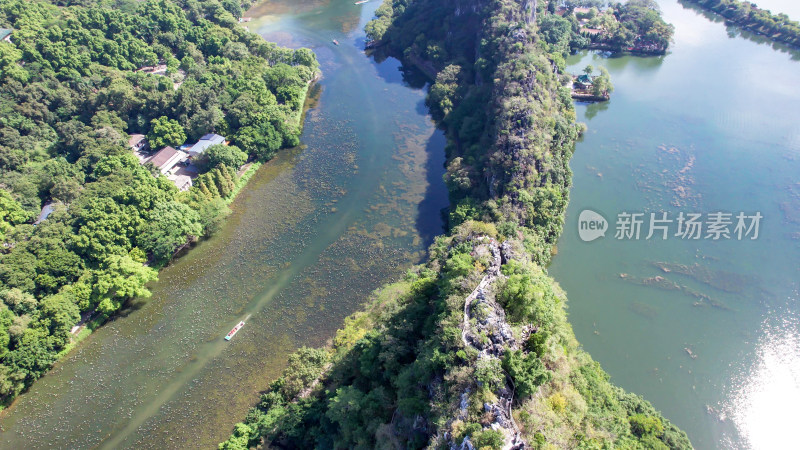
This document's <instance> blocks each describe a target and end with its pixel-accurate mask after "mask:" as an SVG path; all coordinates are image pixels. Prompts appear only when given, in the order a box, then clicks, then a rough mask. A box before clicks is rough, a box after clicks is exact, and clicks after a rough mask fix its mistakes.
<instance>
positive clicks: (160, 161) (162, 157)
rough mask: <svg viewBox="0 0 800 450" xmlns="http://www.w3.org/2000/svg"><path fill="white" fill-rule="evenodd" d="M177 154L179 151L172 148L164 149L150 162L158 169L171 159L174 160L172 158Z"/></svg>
mask: <svg viewBox="0 0 800 450" xmlns="http://www.w3.org/2000/svg"><path fill="white" fill-rule="evenodd" d="M177 153H178V150H175V149H174V148H172V147H164V148H162V149H161V150H159V151H158V153H156V154H155V155H154V156H153V159H151V160H150V162H151V163H153V165H154V166H156V167H161V166H163V165H164V164H165V163H166V162H168V161H169V160H170V159H172V157H173V156H175V154H177Z"/></svg>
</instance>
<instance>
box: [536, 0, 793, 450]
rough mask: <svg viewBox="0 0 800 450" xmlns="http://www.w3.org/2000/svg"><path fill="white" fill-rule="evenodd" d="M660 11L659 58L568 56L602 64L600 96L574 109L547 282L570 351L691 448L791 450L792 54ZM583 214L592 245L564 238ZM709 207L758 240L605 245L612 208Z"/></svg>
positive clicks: (681, 11)
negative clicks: (747, 225)
mask: <svg viewBox="0 0 800 450" xmlns="http://www.w3.org/2000/svg"><path fill="white" fill-rule="evenodd" d="M771 3H773V4H774V5H771V6H770V7H771V8H772V10H773V12H775V11H779V10H782V7H783V6H786V8H785V9H783V10H786V11H790V9H791V8H790V7H791V6H793V5H794V4H790V2H788V1H783V2H781V1H779V0H773V1H772V2H771ZM660 4H661V6H662V9H663V11H664V15H665V18H666V19H667V21H669V22H671V23H673V24H674V25H675V27H676V32H675V43H674V45H673V47H672V50H671V52H670V53H669V54H668V55H666V56H664V57H657V58H640V57H615V58H609V57H606V56H604V55H601V54H587V53H582V54H579V55H576V56H574V57H572V58H571V59H570V60H569V64H570V69H571V70H572V71H573V72H576V73H577V72H580V71H581V70H582V69H583V67H585V66H586V65H587V64H593V65H595V66H597V65H604V66H606V67H607V68H608V69H609V72H610V73H611V77H612V81H613V83H614V84H615V86H616V90H615V92H614V93H613V94H612V99H611V101H610V102H608V103H607V104H597V105H578V106H577V110H578V115H579V120H581V121H584V122H586V123H587V125H588V127H589V130H588V132H587V133H586V135H585V137H584V138H583V140H582V141H581V142H580V143H579V144H578V146H577V148H576V152H575V156H574V158H573V160H572V162H571V166H572V169H573V171H574V187H573V189H572V192H571V201H570V206H569V209H568V211H567V221H566V226H565V232H564V235H563V236H562V238H561V240H560V241H559V245H558V255H557V256H556V257H555V258H554V261H553V264H552V266H551V267H550V272H551V274H552V275H553V276H554V278H555V279H556V280H557V281H558V282H559V283H560V284H561V285H562V287H564V288H565V289H566V291H567V293H568V296H569V299H570V307H569V313H570V321H571V323H572V325H573V327H574V329H575V333H576V335H577V337H578V340H579V341H580V342H581V343H582V344H583V346H584V348H585V349H586V350H587V351H588V352H589V353H590V354H591V355H592V356H593V357H594V358H595V359H596V360H598V361H599V362H600V363H601V364H602V365H603V367H604V368H605V369H606V370H607V371H608V372H609V373H610V374H611V376H612V381H614V382H615V383H617V384H618V385H620V386H622V387H624V388H625V389H627V390H630V391H633V392H635V393H637V394H641V395H643V396H644V397H645V398H647V399H648V400H650V401H651V402H653V404H654V405H655V406H656V407H657V408H658V409H660V410H661V411H662V412H664V414H665V415H666V416H667V417H668V418H669V419H670V420H672V421H674V422H675V423H676V424H677V425H678V426H680V427H681V428H683V429H684V430H686V431H687V433H688V434H689V437H690V438H691V439H692V442H693V443H694V444H695V446H696V447H697V448H701V449H710V448H758V449H778V448H796V443H795V442H794V440H795V438H794V434H793V432H794V426H795V424H796V423H797V419H798V418H800V308H799V307H800V294H798V290H799V289H800V286H799V285H798V280H800V276H798V275H800V273H799V271H798V268H799V267H800V252H798V250H800V183H798V181H800V179H799V177H798V174H800V122H799V121H798V119H800V114H798V113H800V52H797V51H791V50H789V49H786V48H780V47H779V48H778V49H777V50H776V49H774V48H772V45H770V44H768V43H764V42H760V39H759V38H758V37H753V36H752V35H747V34H745V35H740V34H739V32H738V31H737V30H736V29H735V28H729V27H726V26H725V25H724V24H723V23H722V22H721V21H720V22H713V21H709V20H708V19H707V18H706V17H705V16H704V15H703V14H702V13H701V12H698V11H695V10H694V9H690V8H688V7H683V6H681V5H680V4H678V3H676V2H673V1H661V2H660ZM759 4H761V3H759ZM764 6H766V4H765V5H764ZM790 14H791V12H790ZM797 17H800V15H798V16H797ZM586 208H589V209H592V210H594V211H597V212H600V213H602V214H603V215H604V216H605V217H606V218H607V219H608V220H609V225H610V227H611V231H610V232H609V233H607V235H606V237H605V238H601V239H598V240H596V241H593V242H583V241H581V240H580V239H579V236H578V224H577V220H578V219H577V218H578V214H579V213H580V212H581V211H582V210H584V209H586ZM716 211H722V212H728V213H733V214H734V216H735V215H736V213H738V212H740V211H743V212H746V213H747V214H754V213H755V212H760V213H761V214H762V215H763V219H762V220H761V223H760V230H759V237H758V239H756V240H750V239H744V240H741V241H739V240H737V239H735V238H734V239H722V240H719V241H713V240H707V239H700V240H696V241H694V240H682V239H680V238H678V237H675V236H671V237H669V238H668V239H667V240H664V241H662V240H656V239H650V240H646V239H644V237H645V236H646V234H647V231H648V230H647V228H645V229H644V230H643V234H642V236H641V239H640V240H616V239H614V232H615V226H616V219H617V215H618V214H619V213H621V212H642V213H646V214H648V218H649V213H650V212H656V213H659V215H660V213H661V212H668V213H669V214H670V216H669V217H672V218H673V219H674V218H676V217H677V214H678V213H679V212H684V213H703V214H707V213H711V212H716ZM734 222H735V219H734ZM646 225H647V221H645V226H646ZM734 225H735V224H734ZM674 226H676V225H675V224H673V227H674ZM674 231H675V229H674V228H673V233H674ZM656 277H661V278H656ZM692 355H694V356H692Z"/></svg>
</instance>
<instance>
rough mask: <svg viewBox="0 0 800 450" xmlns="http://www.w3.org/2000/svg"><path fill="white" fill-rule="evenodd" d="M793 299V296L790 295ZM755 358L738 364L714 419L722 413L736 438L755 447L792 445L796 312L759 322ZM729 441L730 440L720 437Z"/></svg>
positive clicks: (799, 396)
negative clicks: (745, 364)
mask: <svg viewBox="0 0 800 450" xmlns="http://www.w3.org/2000/svg"><path fill="white" fill-rule="evenodd" d="M790 302H791V303H797V298H795V299H793V300H790ZM754 359H755V361H754V363H753V365H752V366H751V367H749V368H747V367H743V368H740V372H739V376H738V377H737V378H736V379H735V380H734V383H733V386H734V391H733V392H732V393H731V395H730V397H731V400H730V401H729V403H727V404H726V405H725V406H724V407H723V412H722V414H721V415H720V416H719V419H720V420H726V419H727V418H728V417H730V418H731V420H732V421H733V422H734V423H735V424H736V427H737V429H738V432H739V434H740V435H741V436H740V437H741V438H743V440H744V442H746V443H747V444H748V445H749V446H750V447H751V448H755V449H773V450H775V449H795V448H797V436H796V435H797V429H796V428H797V420H798V417H797V416H796V415H795V413H796V405H798V404H800V317H798V313H797V311H790V310H783V311H775V312H773V313H772V314H770V318H769V319H767V320H765V321H764V323H763V326H762V336H761V338H759V340H758V344H757V345H756V354H755V358H754ZM726 441H727V443H729V444H732V443H733V442H735V439H731V438H730V437H727V438H726Z"/></svg>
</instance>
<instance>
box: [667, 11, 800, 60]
mask: <svg viewBox="0 0 800 450" xmlns="http://www.w3.org/2000/svg"><path fill="white" fill-rule="evenodd" d="M681 1H684V2H686V3H690V4H694V5H697V6H699V7H701V8H703V9H706V10H708V11H711V12H714V13H717V14H719V15H720V16H722V17H724V18H725V19H726V22H729V23H731V24H734V25H736V26H739V27H741V28H743V29H745V30H747V31H750V32H753V33H756V34H760V35H762V36H764V37H766V38H767V39H770V40H771V41H773V42H778V43H782V44H787V45H790V46H792V47H794V48H800V22H798V21H796V20H792V19H790V18H789V16H788V15H786V14H784V13H779V14H773V13H772V12H770V10H768V9H761V8H759V7H758V6H757V5H756V4H755V3H752V2H743V1H739V0H681Z"/></svg>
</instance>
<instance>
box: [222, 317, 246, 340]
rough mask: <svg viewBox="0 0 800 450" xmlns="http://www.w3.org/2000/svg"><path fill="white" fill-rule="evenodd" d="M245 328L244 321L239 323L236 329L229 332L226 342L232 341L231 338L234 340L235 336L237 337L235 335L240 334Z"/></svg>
mask: <svg viewBox="0 0 800 450" xmlns="http://www.w3.org/2000/svg"><path fill="white" fill-rule="evenodd" d="M243 326H244V321H241V322H239V323H238V324H236V326H235V327H233V329H232V330H231V331H229V332H228V335H227V336H225V340H226V341H230V340H231V338H232V337H233V336H235V335H236V333H238V332H239V330H241V329H242V327H243Z"/></svg>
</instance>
